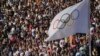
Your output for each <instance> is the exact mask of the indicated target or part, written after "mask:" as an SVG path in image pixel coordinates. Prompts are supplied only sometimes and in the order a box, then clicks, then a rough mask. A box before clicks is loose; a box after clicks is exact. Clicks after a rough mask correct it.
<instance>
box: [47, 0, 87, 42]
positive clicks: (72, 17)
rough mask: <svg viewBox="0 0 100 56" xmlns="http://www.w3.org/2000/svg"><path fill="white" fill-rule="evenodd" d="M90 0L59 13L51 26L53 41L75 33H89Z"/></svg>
mask: <svg viewBox="0 0 100 56" xmlns="http://www.w3.org/2000/svg"><path fill="white" fill-rule="evenodd" d="M88 26H89V0H83V1H81V2H79V3H77V4H75V5H73V6H71V7H68V8H66V9H64V10H63V11H61V12H60V13H58V14H57V15H56V16H55V17H54V19H53V20H52V22H51V24H50V28H49V30H48V35H49V37H48V38H47V39H46V40H45V41H51V40H56V39H61V38H64V37H68V36H70V35H73V34H75V33H88V32H89V27H88Z"/></svg>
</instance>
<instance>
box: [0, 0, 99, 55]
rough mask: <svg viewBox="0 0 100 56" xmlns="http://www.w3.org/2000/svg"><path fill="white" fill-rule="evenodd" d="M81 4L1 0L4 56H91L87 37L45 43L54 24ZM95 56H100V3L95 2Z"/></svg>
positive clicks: (0, 39) (0, 51)
mask: <svg viewBox="0 0 100 56" xmlns="http://www.w3.org/2000/svg"><path fill="white" fill-rule="evenodd" d="M80 1H81V0H0V3H1V5H0V10H1V11H0V56H89V45H90V44H89V40H90V38H89V37H88V36H86V34H83V33H77V34H76V35H73V36H69V37H67V38H65V39H60V40H55V41H50V42H45V41H44V40H45V39H46V38H47V37H48V29H49V26H50V22H51V21H52V19H53V18H54V16H55V15H56V14H57V13H59V12H60V11H62V10H63V9H65V8H67V7H69V6H71V5H74V4H76V3H78V2H80ZM90 2H91V16H90V21H91V27H90V35H91V39H92V40H91V44H92V45H91V47H92V48H91V54H92V55H93V56H99V55H100V54H99V52H100V23H99V22H100V19H99V18H100V16H99V15H100V1H99V0H91V1H90Z"/></svg>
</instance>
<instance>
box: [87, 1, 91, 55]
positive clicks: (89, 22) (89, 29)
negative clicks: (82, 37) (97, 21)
mask: <svg viewBox="0 0 100 56" xmlns="http://www.w3.org/2000/svg"><path fill="white" fill-rule="evenodd" d="M88 2H89V3H88V4H89V8H88V9H89V33H88V35H89V40H88V42H89V56H92V50H91V41H92V37H91V34H90V32H91V31H90V27H91V22H90V14H91V9H90V0H89V1H88Z"/></svg>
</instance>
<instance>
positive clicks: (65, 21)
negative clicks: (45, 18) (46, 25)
mask: <svg viewBox="0 0 100 56" xmlns="http://www.w3.org/2000/svg"><path fill="white" fill-rule="evenodd" d="M78 18H79V10H77V9H75V10H74V11H72V13H71V14H68V13H65V14H63V15H62V16H61V18H60V19H57V20H56V21H55V22H54V24H53V29H63V28H65V26H66V25H67V26H71V25H72V24H73V23H74V21H75V20H77V19H78ZM60 23H62V26H61V25H60ZM59 26H60V27H59Z"/></svg>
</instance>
